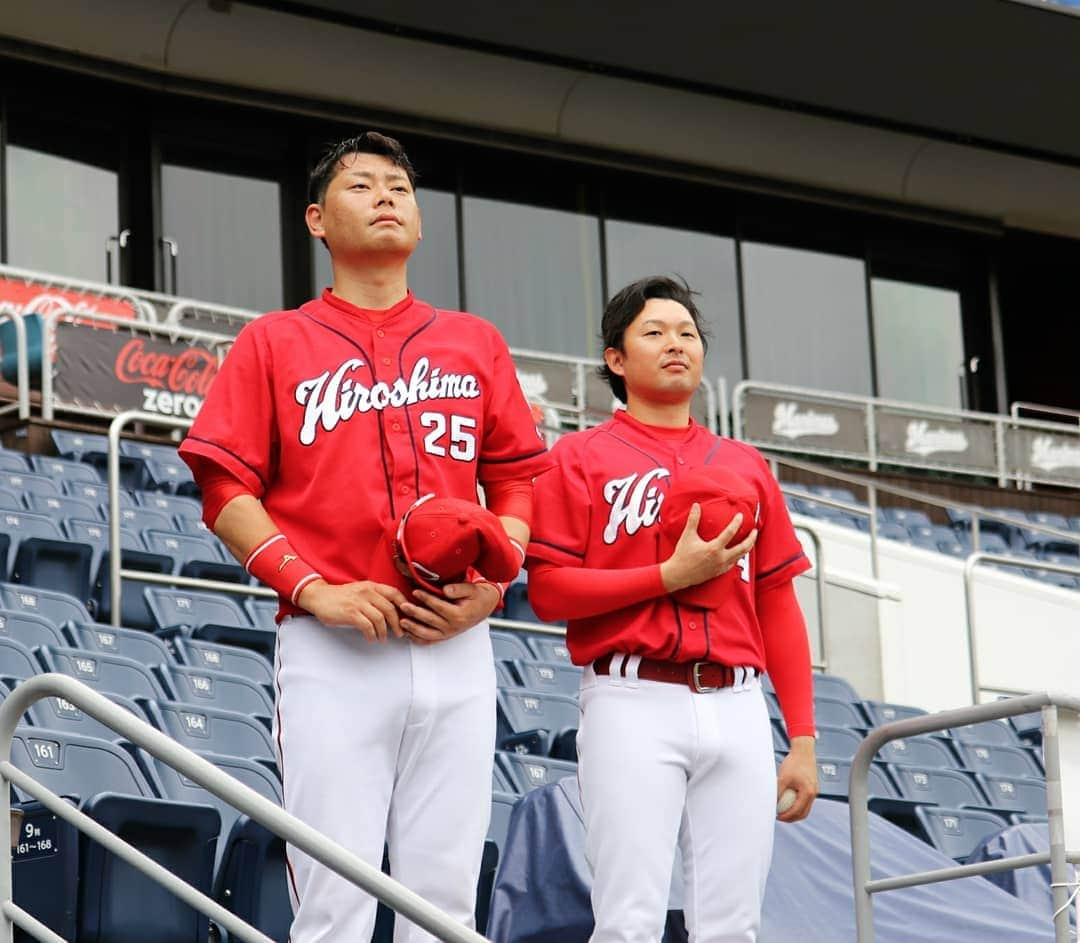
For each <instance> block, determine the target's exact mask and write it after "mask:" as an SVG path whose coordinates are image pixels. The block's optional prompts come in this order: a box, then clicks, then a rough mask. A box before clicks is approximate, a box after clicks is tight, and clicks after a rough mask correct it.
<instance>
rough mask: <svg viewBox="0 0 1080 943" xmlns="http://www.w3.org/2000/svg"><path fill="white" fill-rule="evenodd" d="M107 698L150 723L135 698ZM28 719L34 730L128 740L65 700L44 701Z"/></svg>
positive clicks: (111, 696)
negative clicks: (39, 728)
mask: <svg viewBox="0 0 1080 943" xmlns="http://www.w3.org/2000/svg"><path fill="white" fill-rule="evenodd" d="M105 696H106V697H107V698H108V699H109V700H110V701H112V702H113V703H114V704H119V705H120V706H121V707H122V708H124V710H126V711H127V712H128V713H129V714H131V715H132V716H133V717H137V718H138V719H139V720H146V715H145V714H143V712H142V710H141V709H140V708H139V706H138V705H137V704H136V703H135V702H134V701H133V700H131V698H127V697H122V696H121V695H119V694H106V695H105ZM26 717H27V718H29V720H30V723H31V724H33V726H34V727H41V728H44V729H46V730H60V731H64V732H66V733H74V734H79V735H80V736H84V737H97V738H99V739H101V740H108V741H109V742H110V743H118V742H121V741H123V740H124V737H123V735H122V734H120V733H118V732H117V731H115V730H113V729H112V728H111V727H109V726H108V725H107V724H103V723H102V722H101V721H99V720H97V719H95V718H93V717H91V716H90V715H89V714H87V713H86V712H85V711H83V710H81V709H80V708H78V707H76V706H75V705H74V704H72V703H70V702H69V701H67V700H65V699H64V698H62V697H43V698H41V700H39V701H37V702H35V703H34V704H33V705H32V706H31V708H30V709H29V710H28V711H27V712H26Z"/></svg>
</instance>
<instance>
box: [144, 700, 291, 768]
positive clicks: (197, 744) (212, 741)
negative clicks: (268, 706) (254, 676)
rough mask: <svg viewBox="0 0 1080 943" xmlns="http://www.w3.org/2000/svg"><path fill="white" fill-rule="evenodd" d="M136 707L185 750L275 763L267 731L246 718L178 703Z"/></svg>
mask: <svg viewBox="0 0 1080 943" xmlns="http://www.w3.org/2000/svg"><path fill="white" fill-rule="evenodd" d="M140 705H141V707H142V708H143V710H144V711H145V712H146V715H147V717H148V718H149V720H150V723H152V724H153V725H154V726H155V727H156V728H157V729H158V730H160V731H162V733H167V734H168V735H169V736H170V737H172V738H173V739H174V740H176V741H177V742H178V743H181V744H183V745H184V746H186V747H187V748H188V749H191V750H196V751H205V752H208V753H216V754H219V755H221V756H238V757H242V758H243V759H248V760H269V761H271V762H273V761H275V760H276V756H275V753H274V745H273V743H272V742H271V740H270V733H269V731H267V729H266V728H265V727H264V726H263V725H262V724H261V723H259V722H258V721H257V720H253V719H252V718H251V717H250V716H248V715H246V714H240V713H237V712H236V711H225V710H219V709H217V708H214V707H205V706H202V705H199V704H187V703H182V702H179V701H150V700H144V701H141V702H140Z"/></svg>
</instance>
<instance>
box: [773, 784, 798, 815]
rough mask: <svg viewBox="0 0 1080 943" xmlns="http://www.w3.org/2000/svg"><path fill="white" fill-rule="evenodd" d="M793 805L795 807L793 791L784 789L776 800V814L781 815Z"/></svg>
mask: <svg viewBox="0 0 1080 943" xmlns="http://www.w3.org/2000/svg"><path fill="white" fill-rule="evenodd" d="M793 805H795V790H794V789H785V790H784V791H783V792H782V793H781V794H780V798H779V799H777V800H776V814H777V815H783V814H784V813H785V812H787V810H788V809H790V808H791V807H792V806H793Z"/></svg>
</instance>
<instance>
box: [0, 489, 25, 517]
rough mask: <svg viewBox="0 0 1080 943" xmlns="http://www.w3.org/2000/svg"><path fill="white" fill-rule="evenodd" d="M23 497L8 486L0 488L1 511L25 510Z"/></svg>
mask: <svg viewBox="0 0 1080 943" xmlns="http://www.w3.org/2000/svg"><path fill="white" fill-rule="evenodd" d="M25 510H26V505H25V504H24V503H23V499H22V498H20V497H19V495H17V494H16V493H15V492H14V491H11V490H10V489H8V488H0V511H25Z"/></svg>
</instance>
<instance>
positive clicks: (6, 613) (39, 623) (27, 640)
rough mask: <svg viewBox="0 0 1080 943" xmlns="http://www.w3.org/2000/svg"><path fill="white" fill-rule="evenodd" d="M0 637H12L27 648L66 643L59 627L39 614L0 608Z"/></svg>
mask: <svg viewBox="0 0 1080 943" xmlns="http://www.w3.org/2000/svg"><path fill="white" fill-rule="evenodd" d="M0 638H12V639H15V641H17V642H22V643H23V645H25V646H26V647H27V648H29V649H34V648H37V646H39V645H66V644H67V643H68V642H67V639H65V638H64V634H63V632H62V631H61V630H60V628H59V627H58V626H56V625H54V624H53V623H52V622H50V621H49V620H48V619H45V618H42V617H41V616H36V615H31V614H30V613H26V612H18V611H16V610H12V609H0Z"/></svg>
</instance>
